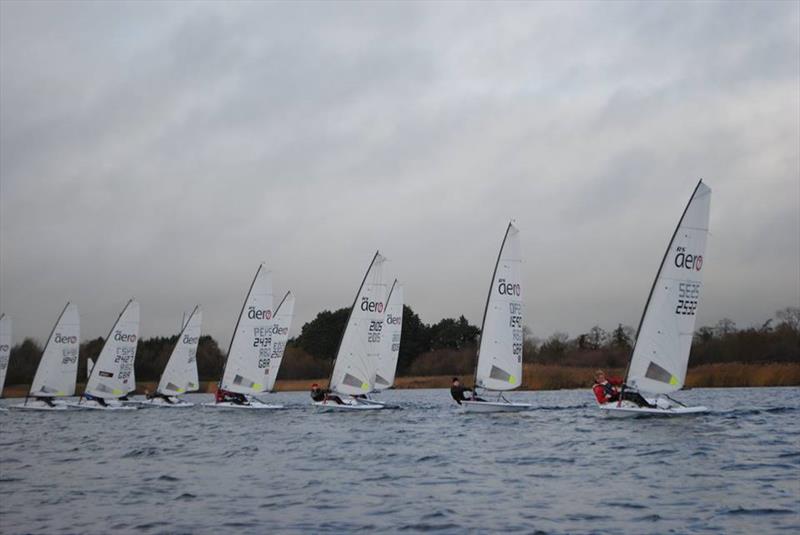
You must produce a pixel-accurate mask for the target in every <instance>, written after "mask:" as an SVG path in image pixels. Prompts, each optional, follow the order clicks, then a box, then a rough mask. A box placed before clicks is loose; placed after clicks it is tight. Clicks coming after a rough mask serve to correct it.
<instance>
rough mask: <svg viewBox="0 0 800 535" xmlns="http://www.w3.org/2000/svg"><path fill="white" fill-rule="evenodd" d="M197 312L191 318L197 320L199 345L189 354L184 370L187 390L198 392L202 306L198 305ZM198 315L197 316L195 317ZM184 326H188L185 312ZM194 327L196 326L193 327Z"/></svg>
mask: <svg viewBox="0 0 800 535" xmlns="http://www.w3.org/2000/svg"><path fill="white" fill-rule="evenodd" d="M196 310H197V312H195V313H194V314H192V316H191V317H190V318H189V319H192V320H193V321H195V322H197V345H196V346H195V349H194V351H192V352H191V353H190V355H189V358H188V359H187V361H186V369H185V371H184V378H185V379H186V390H185V391H186V392H197V391H198V390H200V375H199V373H198V370H197V347H198V346H199V345H200V335H201V333H202V324H203V312H202V311H201V310H200V307H199V306H198V307H196ZM195 316H196V317H195ZM182 323H183V326H184V328H185V327H186V315H185V313H184V319H183V322H182ZM192 329H194V327H192Z"/></svg>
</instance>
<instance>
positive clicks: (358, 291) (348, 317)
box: [328, 249, 380, 389]
mask: <svg viewBox="0 0 800 535" xmlns="http://www.w3.org/2000/svg"><path fill="white" fill-rule="evenodd" d="M379 254H380V249H379V250H377V251H375V256H373V257H372V262H370V263H369V267H367V271H366V272H365V273H364V278H363V279H362V280H361V285H360V286H359V287H358V290H357V291H356V296H355V297H354V298H353V305H352V306H351V307H350V312H349V313H348V314H347V321H346V322H345V324H344V330H343V331H342V336H341V338H339V345H338V346H337V347H336V355H335V356H334V357H333V365H331V373H330V376H328V389H330V387H331V382H332V381H333V372H334V371H335V370H336V361H337V360H339V351H341V349H342V342H343V341H344V335H345V333H346V332H347V326H348V325H349V324H350V318H351V317H352V316H353V309H354V308H355V307H356V305H357V304H358V296H359V295H361V290H362V289H363V288H364V283H366V282H367V277H368V276H369V272H370V270H372V265H373V264H374V263H375V260H376V259H377V258H378V255H379Z"/></svg>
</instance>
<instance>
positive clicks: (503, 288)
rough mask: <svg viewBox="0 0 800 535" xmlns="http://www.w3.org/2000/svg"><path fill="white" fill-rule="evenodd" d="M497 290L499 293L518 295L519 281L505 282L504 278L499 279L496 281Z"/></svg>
mask: <svg viewBox="0 0 800 535" xmlns="http://www.w3.org/2000/svg"><path fill="white" fill-rule="evenodd" d="M497 291H498V292H500V295H516V296H517V297H519V295H520V294H521V293H522V286H520V284H519V283H516V284H515V283H512V282H506V280H505V279H499V280H498V281H497Z"/></svg>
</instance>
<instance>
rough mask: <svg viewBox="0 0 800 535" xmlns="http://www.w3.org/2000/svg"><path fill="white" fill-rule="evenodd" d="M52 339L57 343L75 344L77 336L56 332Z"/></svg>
mask: <svg viewBox="0 0 800 535" xmlns="http://www.w3.org/2000/svg"><path fill="white" fill-rule="evenodd" d="M53 341H54V342H55V343H57V344H77V343H78V337H77V336H64V335H63V334H61V333H56V336H55V338H53Z"/></svg>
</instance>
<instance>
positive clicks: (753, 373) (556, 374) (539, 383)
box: [3, 362, 800, 398]
mask: <svg viewBox="0 0 800 535" xmlns="http://www.w3.org/2000/svg"><path fill="white" fill-rule="evenodd" d="M594 371H595V369H594V368H580V367H575V366H557V365H541V364H525V365H524V367H523V377H524V379H523V384H522V386H521V387H520V388H518V389H517V391H544V390H569V389H585V390H587V391H589V390H590V389H591V387H592V382H593V379H592V377H593V374H594ZM606 371H607V372H608V373H609V375H612V376H614V375H616V376H622V375H623V374H624V373H625V370H623V369H609V370H606ZM452 378H453V376H452V375H430V376H421V375H420V376H403V377H397V379H396V381H395V386H394V390H413V389H416V388H442V389H446V388H450V381H451V380H452ZM461 379H462V382H463V383H464V384H465V385H467V386H472V376H464V377H461ZM313 383H318V384H319V385H320V386H322V387H323V388H325V387H326V386H327V385H328V378H327V377H326V378H317V379H279V380H278V381H277V383H276V384H275V391H276V392H304V391H306V390H308V389H309V388H310V386H311V384H313ZM157 384H158V383H157V382H155V381H139V382H137V383H136V391H135V392H134V394H144V393H145V391H150V392H152V391H154V390H155V389H156V386H157ZM84 386H85V383H79V384H78V389H77V394H76V395H80V393H82V392H83V388H84ZM773 386H775V387H786V386H800V363H797V362H793V363H770V364H744V363H738V362H731V363H726V364H705V365H702V366H697V367H695V368H689V373H688V375H687V378H686V387H687V388H736V387H773ZM29 387H30V385H27V384H21V385H6V387H5V389H4V390H3V397H6V398H24V397H25V396H26V395H27V393H28V389H29ZM216 390H217V382H216V381H201V382H200V390H199V391H198V392H197V393H201V394H202V393H209V394H211V393H214V392H216Z"/></svg>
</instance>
